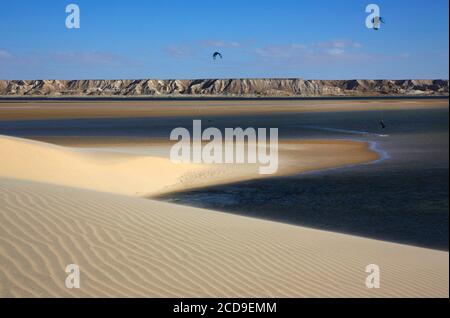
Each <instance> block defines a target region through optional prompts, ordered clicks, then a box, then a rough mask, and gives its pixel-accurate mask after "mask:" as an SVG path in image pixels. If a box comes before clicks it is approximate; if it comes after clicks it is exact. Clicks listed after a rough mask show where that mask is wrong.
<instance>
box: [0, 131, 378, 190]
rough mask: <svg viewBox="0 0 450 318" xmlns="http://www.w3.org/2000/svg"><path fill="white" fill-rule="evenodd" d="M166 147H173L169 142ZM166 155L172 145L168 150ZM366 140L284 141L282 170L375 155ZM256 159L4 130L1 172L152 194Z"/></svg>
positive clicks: (217, 176)
mask: <svg viewBox="0 0 450 318" xmlns="http://www.w3.org/2000/svg"><path fill="white" fill-rule="evenodd" d="M165 147H166V148H167V149H169V148H170V145H169V144H168V143H166V145H165ZM166 152H167V156H168V153H169V150H167V151H166ZM377 158H378V154H377V153H375V152H373V151H371V150H370V149H369V147H368V145H367V144H365V143H361V142H351V141H302V142H284V143H281V144H280V169H279V171H278V173H277V175H283V174H284V175H285V174H291V173H298V172H304V171H308V170H317V169H322V168H328V167H339V166H345V165H348V164H355V163H362V162H367V161H372V160H376V159H377ZM258 167H259V166H258V165H257V164H223V165H200V164H189V163H183V164H175V163H173V162H172V161H170V159H169V158H163V157H158V156H149V155H145V154H139V153H138V152H137V151H135V153H132V152H130V153H126V152H124V151H122V152H120V151H108V150H105V149H100V148H99V149H96V148H94V149H92V148H91V149H85V148H72V147H62V146H58V145H54V144H49V143H44V142H39V141H33V140H27V139H22V138H15V137H6V136H0V176H3V177H9V178H19V179H24V180H32V181H39V182H47V183H54V184H59V185H66V186H73V187H79V188H85V189H92V190H98V191H103V192H112V193H117V194H126V195H133V196H151V195H157V194H161V193H165V192H170V191H176V190H182V189H187V188H190V189H191V188H195V187H201V186H208V185H212V184H221V183H227V182H232V181H241V180H248V179H256V178H261V177H264V176H266V177H267V175H260V174H259V173H258Z"/></svg>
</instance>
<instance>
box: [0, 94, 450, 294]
mask: <svg viewBox="0 0 450 318" xmlns="http://www.w3.org/2000/svg"><path fill="white" fill-rule="evenodd" d="M160 104H161V102H157V101H155V102H120V101H119V102H114V103H109V102H84V103H83V102H34V101H30V102H27V103H20V102H6V103H5V102H2V103H0V133H1V136H0V258H1V262H0V297H448V295H449V289H448V284H449V264H448V259H449V258H448V251H446V250H437V249H431V248H423V247H418V246H413V245H406V244H399V243H395V242H392V241H391V242H388V241H384V240H380V239H371V238H367V237H361V236H356V235H349V234H345V233H337V232H335V231H331V230H323V229H317V228H316V229H313V228H309V227H306V226H302V225H298V224H287V223H289V222H275V221H271V220H267V219H261V218H257V217H249V216H244V215H236V214H231V213H225V212H224V211H217V210H220V209H212V208H211V209H210V208H202V207H192V206H187V205H180V204H177V205H175V204H173V203H168V202H162V201H161V197H164V196H171V195H176V193H187V192H189V191H203V189H209V188H214V187H220V186H228V185H233V184H239V183H241V182H272V180H278V181H277V182H283V183H289V182H290V181H289V179H284V178H289V177H290V176H298V175H301V176H303V175H308V174H311V173H312V174H315V173H319V176H320V172H323V173H326V171H334V170H338V171H340V169H341V170H342V169H351V167H356V168H357V167H367V168H366V169H372V167H373V169H377V167H379V165H380V164H381V167H383V166H382V163H381V162H384V163H383V164H386V163H389V164H391V163H396V162H400V163H401V161H399V160H400V159H402V158H404V157H402V156H399V155H397V154H396V153H395V151H391V150H390V149H391V148H389V147H392V146H391V145H390V144H389V142H390V140H391V139H389V137H388V135H387V134H385V133H384V132H380V131H378V130H377V129H366V130H361V129H360V127H347V126H346V127H344V128H345V129H344V128H342V127H340V126H339V127H338V126H337V125H336V127H335V126H331V125H325V124H323V125H319V124H320V123H319V122H318V121H317V120H316V118H318V117H309V116H319V117H320V118H325V119H326V120H331V119H332V120H333V121H335V122H338V123H340V121H339V120H340V117H339V116H340V115H339V114H345V113H349V112H356V111H358V112H361V113H363V112H367V114H372V113H376V115H375V116H378V113H379V112H380V111H384V112H389V111H391V112H397V111H402V112H408V111H410V112H411V113H410V114H413V115H414V114H417V113H416V112H420V111H422V110H424V109H426V110H435V111H436V112H437V113H436V114H437V115H436V116H437V117H438V118H440V112H448V99H444V100H430V101H427V102H426V103H424V102H423V101H420V100H388V101H379V100H376V101H373V100H369V101H283V102H274V101H249V102H243V101H230V102H227V101H213V102H211V101H202V102H196V101H187V102H186V101H168V102H166V103H165V104H164V105H160ZM424 104H426V106H424ZM329 113H332V114H333V115H332V116H331V115H327V114H329ZM336 113H337V114H338V115H335V114H336ZM292 114H296V115H295V116H297V117H295V116H294V115H292ZM237 115H239V116H240V117H239V120H240V121H242V124H243V125H244V124H247V123H248V124H249V125H250V124H255V125H259V124H261V126H264V127H272V126H277V125H282V126H281V127H284V128H285V129H284V130H282V129H280V130H281V133H282V134H281V137H282V138H281V139H280V142H279V169H278V171H277V173H276V174H275V175H268V176H265V175H261V174H259V173H258V169H257V168H258V167H257V165H255V164H223V165H220V164H219V165H214V164H203V163H200V164H195V163H182V164H180V163H178V164H176V163H174V162H172V161H171V160H170V159H169V158H168V153H169V151H170V147H171V146H172V145H173V142H170V141H169V140H168V138H167V136H168V134H167V132H168V131H169V128H175V127H177V126H179V125H182V124H186V123H192V119H195V118H203V119H206V118H209V120H210V121H209V122H208V124H209V125H217V126H218V127H220V128H222V127H227V125H228V124H229V123H230V122H231V120H232V118H233V117H235V116H237ZM227 116H228V117H227ZM251 116H255V117H251ZM258 116H266V117H258ZM283 116H285V117H283ZM299 116H303V117H299ZM327 116H328V117H327ZM330 116H331V117H330ZM411 116H412V115H411ZM290 118H291V119H290ZM298 118H300V119H302V120H304V122H302V121H301V120H298ZM329 118H331V119H329ZM336 118H337V119H336ZM355 118H357V116H355ZM369 118H370V117H369ZM401 118H403V117H401ZM325 119H324V120H325ZM289 120H291V121H289ZM364 120H366V119H364ZM364 120H362V121H361V122H363V123H365V121H364ZM355 125H356V124H355ZM375 125H376V124H375ZM439 125H441V124H439ZM443 125H444V126H445V123H444V124H443ZM22 127H23V128H22ZM80 127H82V128H80ZM102 127H103V128H102ZM106 127H107V128H106ZM123 127H127V128H123ZM292 127H295V130H294V129H293V128H292ZM444 128H445V127H444ZM121 129H123V130H121ZM125 130H126V131H127V134H124V133H123V131H125ZM306 130H307V131H308V132H309V134H305V135H304V136H303V137H302V138H299V137H298V135H297V134H298V133H299V131H301V132H303V131H306ZM94 131H95V132H96V133H95V134H94V133H92V132H94ZM130 131H131V133H129V132H130ZM133 132H135V134H133ZM391 133H392V134H393V135H395V131H391ZM437 133H441V126H439V129H437V128H436V134H437ZM398 135H399V136H400V137H402V138H405V137H404V136H405V132H403V131H401V133H398ZM164 136H166V138H164ZM349 136H352V138H350V137H349ZM355 136H356V137H357V138H355ZM447 136H448V126H447V135H444V137H442V139H444V140H445V138H448V137H447ZM400 137H399V138H400ZM404 140H406V139H401V141H402V142H404ZM408 140H409V139H408ZM439 140H440V139H439ZM428 144H430V143H429V142H428ZM438 146H440V144H438V145H436V148H438ZM433 149H434V148H433ZM433 151H434V150H433ZM435 153H437V152H431V151H428V152H427V153H426V154H424V156H428V158H430V154H434V156H435V158H437V159H439V160H440V161H438V160H436V162H441V161H442V162H444V163H445V161H447V163H448V155H447V159H446V157H445V156H441V155H440V153H437V155H436V154H435ZM416 156H417V155H416ZM391 157H392V161H390V158H391ZM418 158H419V157H418ZM419 159H420V158H419ZM419 159H417V160H416V161H417V162H421V161H420V160H421V159H420V160H419ZM396 160H397V161H396ZM402 160H403V159H402ZM416 161H414V162H413V163H414V164H417V165H418V163H416ZM400 163H399V164H398V165H400ZM435 165H436V167H438V168H439V167H440V166H438V165H437V164H435ZM389 167H390V168H391V169H393V168H392V167H393V166H392V165H391V166H389ZM345 171H346V170H345ZM350 171H351V170H350ZM375 171H376V170H375ZM393 171H397V170H395V169H394V170H393ZM438 172H440V171H438ZM405 188H406V185H405ZM264 191H267V190H264ZM270 191H271V193H273V194H274V197H276V194H277V193H281V192H277V190H276V189H272V188H270ZM354 191H355V192H357V191H360V190H359V189H358V188H356V187H355V188H354ZM311 194H313V193H311ZM332 195H333V194H332V193H330V195H329V197H328V199H329V200H332V199H333V198H334V197H333V196H332ZM290 196H293V194H292V193H291V194H290ZM286 197H289V195H287V196H286ZM322 200H327V197H323V199H322ZM280 202H281V201H280ZM181 203H183V202H181ZM273 204H275V205H280V203H277V201H276V199H274V203H273ZM262 207H263V206H262ZM257 208H258V207H257V206H254V209H257ZM263 208H264V207H263ZM245 209H246V210H248V211H249V212H251V210H252V208H251V207H246V208H245ZM298 209H299V210H301V208H298ZM280 211H281V210H280ZM447 212H448V211H447ZM280 213H281V212H280ZM361 213H362V214H363V213H364V211H361ZM447 215H448V213H447ZM447 219H448V216H447ZM443 235H444V236H445V234H443ZM447 238H448V234H447ZM69 264H77V265H79V266H80V270H81V277H82V280H81V285H82V287H81V288H80V289H67V288H66V287H65V285H64V282H65V278H66V273H65V268H66V266H67V265H69ZM370 264H377V265H378V266H379V267H380V269H381V275H382V276H381V277H382V280H381V288H379V289H369V288H367V287H366V284H365V280H366V277H367V275H368V274H367V273H366V267H367V266H368V265H370Z"/></svg>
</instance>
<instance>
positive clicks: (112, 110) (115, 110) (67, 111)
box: [0, 98, 449, 121]
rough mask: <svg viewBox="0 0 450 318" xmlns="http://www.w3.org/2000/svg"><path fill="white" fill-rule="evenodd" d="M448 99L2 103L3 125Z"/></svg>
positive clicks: (343, 108)
mask: <svg viewBox="0 0 450 318" xmlns="http://www.w3.org/2000/svg"><path fill="white" fill-rule="evenodd" d="M448 105H449V104H448V98H446V99H441V98H439V99H432V100H427V102H426V103H424V100H421V99H408V100H388V101H386V100H367V99H363V100H348V101H346V100H337V101H336V100H330V101H326V100H322V101H321V100H316V101H308V100H303V101H302V100H285V101H278V102H277V101H270V100H247V101H240V100H234V101H233V100H225V101H221V100H213V101H206V100H189V101H176V100H165V101H158V100H152V101H139V100H137V101H111V102H105V101H92V102H87V101H72V102H58V101H43V102H39V101H29V102H6V103H1V102H0V121H14V120H41V119H42V120H57V119H94V118H95V119H106V118H170V117H205V116H211V117H214V116H226V115H263V114H287V113H312V112H352V111H381V110H383V111H390V110H393V111H394V110H418V109H448V107H449V106H448Z"/></svg>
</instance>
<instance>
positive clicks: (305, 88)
mask: <svg viewBox="0 0 450 318" xmlns="http://www.w3.org/2000/svg"><path fill="white" fill-rule="evenodd" d="M448 86H449V82H448V80H302V79H200V80H73V81H70V80H69V81H68V80H61V81H60V80H33V81H20V80H19V81H0V95H1V96H49V97H50V96H55V97H56V96H200V95H201V96H242V97H254V96H261V97H264V96H293V97H294V96H298V97H314V96H383V95H393V96H394V95H446V96H448V92H449V90H448Z"/></svg>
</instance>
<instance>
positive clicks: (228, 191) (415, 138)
mask: <svg viewBox="0 0 450 318" xmlns="http://www.w3.org/2000/svg"><path fill="white" fill-rule="evenodd" d="M424 103H425V102H424ZM448 115H449V112H448V109H445V110H444V109H430V110H401V111H384V112H383V113H381V112H380V111H361V112H336V113H295V114H275V115H274V114H271V115H246V116H217V117H208V118H204V117H203V116H202V114H200V113H199V114H195V115H194V116H190V117H171V118H120V119H79V120H38V121H3V122H2V121H0V134H4V135H12V136H19V137H32V138H36V137H51V136H66V137H75V136H82V137H94V136H95V137H97V136H102V137H111V138H114V137H129V138H134V137H146V138H148V137H150V138H167V139H168V138H169V137H168V136H169V134H170V131H171V130H172V129H173V128H176V127H186V128H190V127H192V119H202V120H203V125H204V128H206V127H208V126H214V127H217V128H220V129H224V128H226V127H243V128H246V127H255V128H256V127H258V128H260V127H266V128H271V127H275V128H279V134H280V138H298V139H351V140H362V141H368V142H371V145H372V147H373V148H374V149H376V150H377V151H379V153H380V155H381V160H378V161H376V162H373V163H370V164H366V165H359V166H353V167H345V168H340V169H330V170H326V171H318V172H311V173H305V174H300V175H295V176H290V177H276V178H269V179H263V180H256V181H247V182H241V183H235V184H229V185H222V186H215V187H210V188H205V189H199V190H192V191H187V192H183V193H174V194H170V195H166V196H164V197H161V198H159V199H161V200H166V201H170V202H175V203H178V204H185V205H192V206H199V207H205V208H211V209H215V210H220V211H226V212H230V213H238V214H243V215H248V216H253V217H260V218H265V219H270V220H276V221H281V222H286V223H291V224H296V225H302V226H308V227H314V228H318V229H324V230H331V231H337V232H341V233H349V234H355V235H360V236H365V237H370V238H376V239H382V240H388V241H394V242H399V243H405V244H412V245H417V246H425V247H431V248H437V249H443V250H448V240H449V236H448V225H449V224H448V215H449V204H448V201H449V200H448V199H449V195H448V190H449V184H448V176H449V126H448ZM380 118H383V119H384V121H385V123H386V124H387V128H386V129H384V130H382V129H380V128H379V127H378V121H379V119H380Z"/></svg>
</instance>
